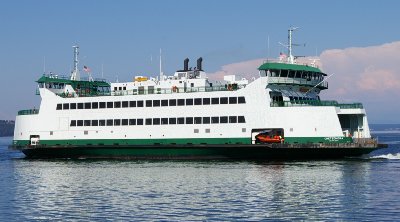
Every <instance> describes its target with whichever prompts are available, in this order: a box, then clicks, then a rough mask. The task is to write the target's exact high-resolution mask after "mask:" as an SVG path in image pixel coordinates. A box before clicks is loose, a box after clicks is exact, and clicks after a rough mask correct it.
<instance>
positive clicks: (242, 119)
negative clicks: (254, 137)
mask: <svg viewBox="0 0 400 222" xmlns="http://www.w3.org/2000/svg"><path fill="white" fill-rule="evenodd" d="M245 122H246V120H245V118H244V116H238V123H245Z"/></svg>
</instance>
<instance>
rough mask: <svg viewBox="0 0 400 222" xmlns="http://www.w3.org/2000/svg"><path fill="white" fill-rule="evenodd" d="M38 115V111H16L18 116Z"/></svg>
mask: <svg viewBox="0 0 400 222" xmlns="http://www.w3.org/2000/svg"><path fill="white" fill-rule="evenodd" d="M35 114H39V109H24V110H20V111H18V116H22V115H35Z"/></svg>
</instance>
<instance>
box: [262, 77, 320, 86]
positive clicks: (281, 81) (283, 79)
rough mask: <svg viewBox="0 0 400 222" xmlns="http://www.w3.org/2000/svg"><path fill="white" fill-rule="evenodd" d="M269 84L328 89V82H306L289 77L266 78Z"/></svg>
mask: <svg viewBox="0 0 400 222" xmlns="http://www.w3.org/2000/svg"><path fill="white" fill-rule="evenodd" d="M268 83H269V84H290V85H305V86H316V87H319V88H324V89H327V88H328V82H326V81H324V82H321V81H320V80H308V79H303V78H290V77H287V78H286V77H268Z"/></svg>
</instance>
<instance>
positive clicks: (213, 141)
mask: <svg viewBox="0 0 400 222" xmlns="http://www.w3.org/2000/svg"><path fill="white" fill-rule="evenodd" d="M351 142H353V140H352V138H349V137H285V143H289V144H294V143H299V144H308V143H351ZM13 144H14V145H15V146H27V145H29V140H14V142H13ZM224 144H251V139H250V138H249V137H244V138H189V139H78V140H73V139H71V140H40V145H45V146H68V145H71V146H90V145H95V146H98V145H104V146H110V145H112V146H118V145H124V146H125V145H136V146H137V145H224Z"/></svg>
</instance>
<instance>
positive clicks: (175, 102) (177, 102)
mask: <svg viewBox="0 0 400 222" xmlns="http://www.w3.org/2000/svg"><path fill="white" fill-rule="evenodd" d="M243 103H246V100H245V98H244V96H240V97H221V98H219V97H215V98H194V99H193V98H190V99H163V100H139V101H115V102H87V103H59V104H57V108H56V109H57V110H70V109H105V108H129V107H160V106H193V105H214V104H243Z"/></svg>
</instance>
